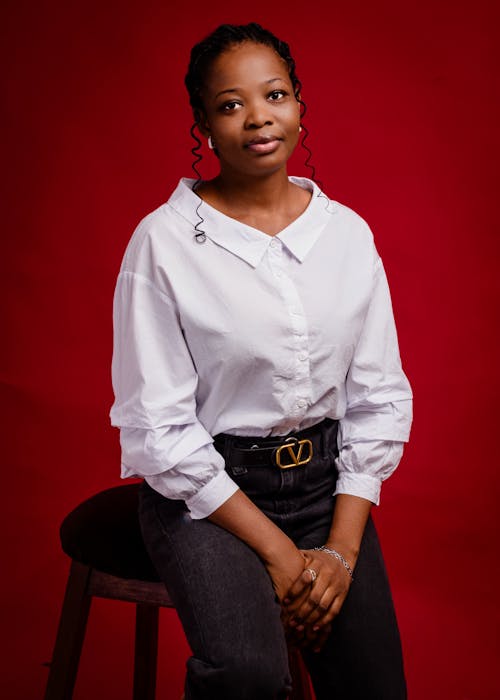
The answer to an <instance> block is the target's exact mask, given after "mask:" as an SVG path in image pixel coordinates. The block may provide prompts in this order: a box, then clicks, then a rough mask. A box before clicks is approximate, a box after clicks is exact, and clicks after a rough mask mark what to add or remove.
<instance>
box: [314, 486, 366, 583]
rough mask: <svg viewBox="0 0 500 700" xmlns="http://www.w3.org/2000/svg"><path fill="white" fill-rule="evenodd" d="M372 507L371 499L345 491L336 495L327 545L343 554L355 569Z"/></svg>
mask: <svg viewBox="0 0 500 700" xmlns="http://www.w3.org/2000/svg"><path fill="white" fill-rule="evenodd" d="M371 507H372V503H371V501H368V500H367V499H366V498H360V497H359V496H350V495H348V494H343V493H342V494H339V495H338V496H337V497H336V503H335V511H334V514H333V520H332V526H331V529H330V533H329V535H328V540H327V541H326V542H325V546H326V547H328V548H329V549H335V550H337V551H338V552H339V553H340V554H342V556H343V557H344V558H345V559H346V560H347V562H348V563H349V565H350V566H351V568H353V569H354V566H355V565H356V561H357V559H358V554H359V547H360V545H361V539H362V537H363V532H364V530H365V526H366V521H367V520H368V516H369V515H370V510H371Z"/></svg>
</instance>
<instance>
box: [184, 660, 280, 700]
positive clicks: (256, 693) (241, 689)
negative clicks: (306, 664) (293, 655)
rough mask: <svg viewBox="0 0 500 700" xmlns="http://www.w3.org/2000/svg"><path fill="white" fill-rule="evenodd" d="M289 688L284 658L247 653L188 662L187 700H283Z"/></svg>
mask: <svg viewBox="0 0 500 700" xmlns="http://www.w3.org/2000/svg"><path fill="white" fill-rule="evenodd" d="M290 691H291V678H290V673H289V670H288V660H287V658H286V657H285V658H282V656H281V655H278V656H277V657H273V655H266V657H264V656H263V655H261V654H259V653H258V652H257V653H255V654H252V653H247V654H245V655H240V656H230V657H228V658H226V659H224V660H219V661H217V662H214V663H207V662H206V661H203V660H201V659H197V658H195V657H191V659H189V661H188V677H187V683H186V700H201V699H202V698H203V699H204V700H205V699H206V700H209V699H211V698H214V700H215V699H216V698H217V700H235V699H236V698H238V700H255V698H259V700H285V698H287V697H288V695H289V694H290Z"/></svg>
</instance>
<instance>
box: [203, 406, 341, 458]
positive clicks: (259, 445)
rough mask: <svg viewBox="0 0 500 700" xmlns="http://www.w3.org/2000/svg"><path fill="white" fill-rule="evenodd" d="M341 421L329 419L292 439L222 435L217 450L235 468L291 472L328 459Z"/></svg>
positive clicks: (218, 438) (215, 445) (291, 435)
mask: <svg viewBox="0 0 500 700" xmlns="http://www.w3.org/2000/svg"><path fill="white" fill-rule="evenodd" d="M337 428H338V421H335V420H331V419H330V418H325V419H324V420H323V421H321V423H317V424H316V425H313V426H311V427H310V428H305V430H298V431H296V432H294V433H290V434H289V435H283V436H272V437H265V438H259V437H255V438H254V437H239V436H237V435H228V434H225V433H221V434H220V435H216V436H215V437H214V447H215V449H216V450H217V451H218V452H220V454H221V455H222V456H223V457H224V458H225V460H226V462H228V463H229V464H230V465H231V466H232V467H240V466H242V467H267V466H276V467H279V468H280V469H290V468H293V467H301V466H303V465H305V464H308V463H309V462H310V461H311V460H312V459H313V457H315V456H321V457H326V456H327V455H328V450H329V446H331V445H332V441H335V442H336V438H337Z"/></svg>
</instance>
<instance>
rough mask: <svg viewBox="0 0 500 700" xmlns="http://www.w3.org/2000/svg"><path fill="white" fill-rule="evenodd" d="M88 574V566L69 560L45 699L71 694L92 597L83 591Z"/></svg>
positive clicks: (66, 697) (63, 698)
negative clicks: (69, 566) (67, 576)
mask: <svg viewBox="0 0 500 700" xmlns="http://www.w3.org/2000/svg"><path fill="white" fill-rule="evenodd" d="M89 575H90V568H89V567H88V566H84V565H83V564H79V563H78V562H76V561H73V562H72V563H71V569H70V573H69V578H68V583H67V586H66V593H65V595H64V602H63V606H62V611H61V617H60V619H59V628H58V630H57V638H56V643H55V646H54V653H53V655H52V661H51V663H50V671H49V678H48V681H47V689H46V691H45V700H71V697H72V696H73V688H74V685H75V680H76V673H77V671H78V663H79V661H80V654H81V651H82V646H83V639H84V637H85V628H86V626H87V619H88V616H89V610H90V603H91V600H92V598H91V596H89V595H88V594H87V584H88V580H89Z"/></svg>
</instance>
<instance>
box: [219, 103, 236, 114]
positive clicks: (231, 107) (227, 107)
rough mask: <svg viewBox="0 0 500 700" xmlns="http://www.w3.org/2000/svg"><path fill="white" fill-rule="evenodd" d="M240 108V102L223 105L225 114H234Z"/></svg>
mask: <svg viewBox="0 0 500 700" xmlns="http://www.w3.org/2000/svg"><path fill="white" fill-rule="evenodd" d="M238 107H239V102H226V103H224V104H223V105H222V107H221V109H222V111H223V112H234V110H235V109H237V108H238Z"/></svg>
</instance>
